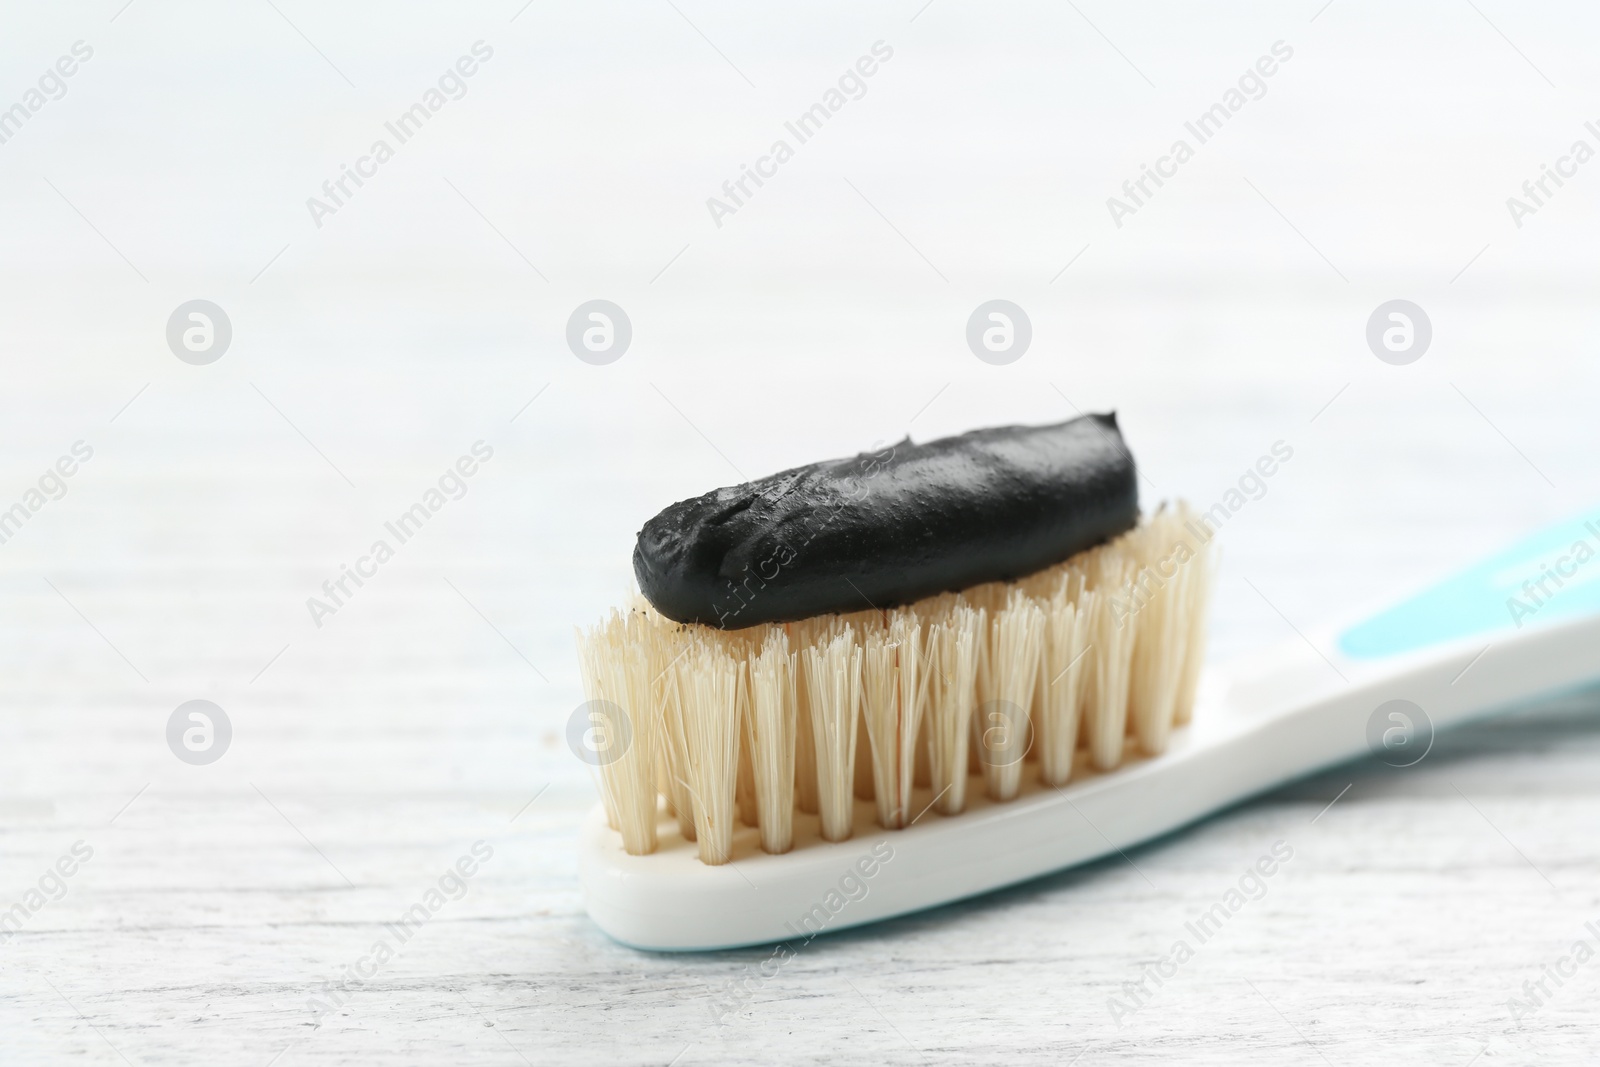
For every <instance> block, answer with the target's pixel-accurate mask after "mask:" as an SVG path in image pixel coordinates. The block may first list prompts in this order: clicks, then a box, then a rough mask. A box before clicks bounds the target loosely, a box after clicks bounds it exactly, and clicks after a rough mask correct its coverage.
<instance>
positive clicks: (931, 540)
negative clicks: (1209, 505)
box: [633, 413, 1139, 630]
mask: <svg viewBox="0 0 1600 1067" xmlns="http://www.w3.org/2000/svg"><path fill="white" fill-rule="evenodd" d="M1138 515H1139V487H1138V478H1137V474H1136V472H1135V469H1134V463H1133V456H1132V455H1131V454H1130V453H1129V452H1128V449H1127V446H1126V445H1125V444H1124V443H1123V440H1122V434H1121V431H1119V430H1118V428H1117V417H1116V414H1115V413H1112V414H1108V415H1084V416H1081V417H1079V418H1076V419H1071V420H1069V421H1067V422H1062V423H1057V424H1055V425H1051V426H1003V427H996V428H993V429H986V430H973V431H971V432H970V433H964V434H961V435H960V436H957V437H946V438H942V439H940V440H937V441H929V442H928V443H926V444H921V445H917V444H912V443H911V439H910V438H909V437H907V438H906V439H905V440H903V441H901V442H900V443H899V444H896V445H893V446H891V447H888V448H885V449H883V450H881V451H878V452H864V453H862V454H861V455H859V456H856V457H854V458H851V459H836V460H827V461H824V462H821V463H813V464H811V465H809V466H805V467H796V468H794V469H793V470H787V471H783V472H781V473H779V474H774V475H770V476H769V477H766V478H761V479H758V480H757V481H753V482H747V483H746V484H744V485H736V486H730V487H728V488H725V489H716V490H713V491H712V492H709V493H706V494H705V495H703V496H698V497H695V498H693V499H691V500H681V501H679V502H678V503H676V504H673V505H672V506H670V507H668V508H666V509H665V510H663V511H662V512H661V513H660V514H659V515H657V516H656V517H655V518H653V519H651V520H650V521H649V522H647V523H645V525H644V528H643V529H642V530H640V531H639V542H638V545H637V547H635V549H634V552H633V571H634V574H635V575H636V576H637V578H638V581H639V589H640V591H641V592H643V593H644V595H645V597H646V598H648V599H649V601H650V603H651V604H653V605H654V606H655V608H656V610H657V611H659V612H661V614H663V615H665V616H666V617H667V618H669V619H672V620H674V621H677V622H685V623H700V624H703V625H706V626H714V627H718V628H720V629H726V630H738V629H743V628H745V627H747V626H756V625H759V624H761V623H767V622H787V621H791V620H795V619H804V618H810V617H812V616H816V615H824V614H829V613H833V612H852V611H861V610H863V609H867V608H880V609H881V608H891V607H896V606H898V605H902V604H908V603H911V602H912V601H915V600H920V599H922V598H923V597H926V596H932V595H934V594H937V593H944V592H955V591H957V590H960V589H965V588H967V587H969V586H973V585H978V584H981V583H983V582H994V581H1012V580H1015V579H1017V578H1021V577H1024V576H1025V575H1028V574H1031V573H1033V572H1034V571H1037V570H1041V569H1043V568H1045V567H1049V566H1051V565H1053V564H1056V563H1060V562H1061V561H1062V560H1064V559H1066V558H1068V557H1069V556H1073V555H1076V554H1077V553H1079V552H1082V551H1083V550H1084V549H1087V548H1092V547H1094V546H1095V545H1097V544H1100V543H1102V542H1104V541H1107V540H1109V539H1110V538H1112V537H1115V536H1116V535H1117V534H1120V533H1123V532H1124V531H1126V530H1129V529H1131V528H1132V527H1133V526H1134V524H1135V523H1136V522H1137V520H1138Z"/></svg>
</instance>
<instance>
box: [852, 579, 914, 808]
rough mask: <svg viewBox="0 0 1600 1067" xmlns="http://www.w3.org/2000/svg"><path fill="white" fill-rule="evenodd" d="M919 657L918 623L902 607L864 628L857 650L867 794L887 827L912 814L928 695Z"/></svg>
mask: <svg viewBox="0 0 1600 1067" xmlns="http://www.w3.org/2000/svg"><path fill="white" fill-rule="evenodd" d="M924 658H925V657H924V653H923V647H922V623H921V621H920V620H919V619H918V618H917V617H916V615H915V613H913V612H911V611H909V610H906V609H900V610H897V611H895V612H893V613H892V614H891V616H890V622H889V627H888V629H887V630H882V629H880V630H874V631H870V632H868V634H867V637H866V645H865V648H864V649H863V651H862V661H861V719H862V722H863V723H865V724H866V733H867V739H868V744H869V747H870V748H871V752H872V785H873V796H872V798H873V799H874V800H875V801H876V806H877V809H878V824H879V825H880V826H883V827H885V828H886V829H890V830H899V829H903V828H905V827H906V826H908V825H910V823H911V820H912V819H914V818H915V817H916V813H915V812H913V811H912V810H911V791H912V788H913V786H914V783H915V778H916V767H917V740H918V731H919V730H920V729H921V726H922V718H923V710H924V708H925V707H926V705H927V699H928V690H927V673H926V671H925V670H924V669H923V666H924V664H923V661H924Z"/></svg>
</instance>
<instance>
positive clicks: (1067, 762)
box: [1034, 570, 1093, 785]
mask: <svg viewBox="0 0 1600 1067" xmlns="http://www.w3.org/2000/svg"><path fill="white" fill-rule="evenodd" d="M1083 583H1084V577H1083V573H1082V572H1081V571H1076V570H1074V571H1071V572H1069V573H1068V574H1067V575H1065V576H1064V577H1063V580H1062V581H1061V582H1059V583H1058V584H1057V586H1056V587H1055V589H1054V591H1053V592H1052V594H1051V597H1050V600H1049V602H1048V603H1047V605H1046V606H1045V629H1044V633H1045V647H1044V655H1042V656H1040V657H1039V662H1040V664H1041V667H1042V669H1041V670H1040V672H1039V692H1038V693H1037V694H1035V696H1034V705H1035V707H1036V708H1037V709H1038V712H1039V714H1038V717H1037V721H1036V722H1035V724H1034V725H1035V726H1036V728H1037V729H1038V731H1039V733H1038V739H1037V740H1036V741H1035V747H1036V748H1037V749H1038V752H1039V777H1040V779H1041V780H1043V782H1044V783H1045V784H1046V785H1065V784H1067V782H1068V780H1070V779H1071V777H1072V762H1073V756H1074V754H1075V753H1076V752H1077V749H1078V716H1079V713H1080V711H1081V710H1082V707H1083V695H1084V689H1085V685H1086V683H1087V681H1088V678H1089V670H1088V660H1089V655H1090V652H1091V649H1090V644H1089V643H1090V641H1091V639H1092V637H1093V616H1092V613H1091V612H1090V611H1088V610H1086V608H1085V605H1084V603H1083V596H1084V589H1083Z"/></svg>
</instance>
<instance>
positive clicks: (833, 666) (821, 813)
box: [801, 625, 861, 841]
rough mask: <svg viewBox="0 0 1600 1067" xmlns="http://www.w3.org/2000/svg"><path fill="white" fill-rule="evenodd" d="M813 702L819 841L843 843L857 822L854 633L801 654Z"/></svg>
mask: <svg viewBox="0 0 1600 1067" xmlns="http://www.w3.org/2000/svg"><path fill="white" fill-rule="evenodd" d="M801 658H802V660H803V661H804V664H805V671H806V686H807V689H808V691H809V693H810V698H811V708H810V710H811V729H812V736H813V737H814V738H815V742H816V762H817V816H818V820H819V822H820V823H821V830H822V837H823V839H824V840H827V841H844V840H847V839H848V838H849V837H850V835H851V833H852V826H853V823H854V821H855V798H854V796H853V795H852V794H853V788H852V787H853V786H854V779H855V765H856V719H857V717H858V716H859V715H860V714H861V646H860V645H859V644H858V643H857V638H856V634H855V632H854V630H853V629H851V628H850V627H849V626H846V625H840V626H839V627H838V628H837V629H836V630H834V631H833V633H832V636H831V637H827V638H819V639H818V643H817V644H816V645H815V646H813V647H811V648H808V649H806V650H805V651H804V652H802V653H801Z"/></svg>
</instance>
